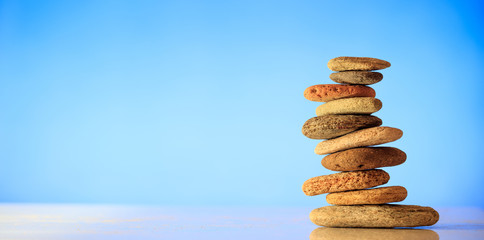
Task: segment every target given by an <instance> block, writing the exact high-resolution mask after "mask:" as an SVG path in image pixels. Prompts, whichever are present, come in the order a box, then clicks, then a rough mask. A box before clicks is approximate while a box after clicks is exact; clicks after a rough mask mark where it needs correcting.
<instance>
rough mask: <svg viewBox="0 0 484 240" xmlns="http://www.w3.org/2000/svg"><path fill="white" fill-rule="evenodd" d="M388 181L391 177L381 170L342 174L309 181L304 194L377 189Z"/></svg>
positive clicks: (304, 187) (303, 187)
mask: <svg viewBox="0 0 484 240" xmlns="http://www.w3.org/2000/svg"><path fill="white" fill-rule="evenodd" d="M388 180H390V175H388V173H387V172H385V171H383V170H380V169H373V170H366V171H354V172H341V173H335V174H330V175H324V176H319V177H313V178H311V179H308V180H307V181H305V182H304V184H303V186H302V190H303V192H304V194H306V195H308V196H314V195H319V194H323V193H330V192H342V191H349V190H356V189H365V188H371V187H376V186H379V185H382V184H385V183H387V182H388Z"/></svg>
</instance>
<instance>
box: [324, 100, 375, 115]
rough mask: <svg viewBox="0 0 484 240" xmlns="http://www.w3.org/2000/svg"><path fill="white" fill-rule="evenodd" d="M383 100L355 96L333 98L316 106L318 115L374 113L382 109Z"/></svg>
mask: <svg viewBox="0 0 484 240" xmlns="http://www.w3.org/2000/svg"><path fill="white" fill-rule="evenodd" d="M381 107H382V102H381V101H380V100H379V99H377V98H372V97H354V98H343V99H338V100H333V101H330V102H327V103H325V104H323V105H320V106H319V107H317V108H316V115H317V116H323V115H329V114H372V113H374V112H377V111H379V110H380V109H381Z"/></svg>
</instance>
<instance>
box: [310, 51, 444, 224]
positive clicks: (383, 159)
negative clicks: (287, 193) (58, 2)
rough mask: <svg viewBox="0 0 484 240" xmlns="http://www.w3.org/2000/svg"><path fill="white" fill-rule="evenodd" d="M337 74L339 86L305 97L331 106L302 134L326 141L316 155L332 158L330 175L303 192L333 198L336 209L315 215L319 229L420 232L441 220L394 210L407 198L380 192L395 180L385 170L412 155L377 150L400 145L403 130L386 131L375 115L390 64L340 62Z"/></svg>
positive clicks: (400, 192)
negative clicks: (378, 93) (380, 84)
mask: <svg viewBox="0 0 484 240" xmlns="http://www.w3.org/2000/svg"><path fill="white" fill-rule="evenodd" d="M328 67H329V69H331V70H332V71H335V73H332V74H331V75H330V76H329V77H330V78H331V80H333V81H335V82H337V83H339V84H322V85H315V86H311V87H308V88H307V89H306V90H305V91H304V97H305V98H306V99H308V100H311V101H316V102H325V103H324V104H322V105H321V106H319V107H318V108H317V109H316V117H313V118H311V119H309V120H307V121H306V123H304V125H303V128H302V132H303V134H304V135H305V136H306V137H308V138H311V139H324V140H325V141H322V142H320V143H319V144H318V145H317V146H316V149H315V153H316V154H319V155H324V154H329V155H326V156H325V157H324V158H323V160H322V161H321V164H322V165H323V166H324V167H325V168H327V169H329V170H332V171H338V172H339V173H334V174H330V175H324V176H318V177H313V178H311V179H309V180H307V181H306V182H304V184H303V186H302V189H303V192H304V193H305V194H306V195H308V196H315V195H320V194H325V193H328V195H327V196H326V201H327V202H328V203H329V204H332V205H333V206H327V207H321V208H318V209H315V210H313V211H312V212H311V214H310V219H311V221H312V222H313V223H315V224H317V225H320V226H326V227H372V228H389V227H390V228H391V227H417V226H430V225H433V224H435V223H436V222H437V221H438V220H439V214H438V213H437V211H435V210H434V209H432V208H430V207H422V206H414V205H397V204H389V203H394V202H401V201H403V200H404V199H405V198H406V197H407V190H406V189H405V188H404V187H402V186H387V187H378V186H380V185H383V184H386V183H387V182H388V181H389V180H390V175H389V174H388V173H387V172H385V171H384V170H381V169H376V168H382V167H391V166H396V165H399V164H402V163H404V162H405V160H406V158H407V155H406V154H405V153H404V152H403V151H402V150H400V149H397V148H394V147H375V146H374V145H379V144H384V143H389V142H393V141H396V140H398V139H400V138H401V137H402V135H403V132H402V131H401V130H400V129H398V128H393V127H382V126H381V125H382V120H381V119H380V118H378V117H376V116H373V115H371V114H373V113H375V112H377V111H379V110H380V109H381V108H382V102H381V101H380V100H379V99H377V98H375V96H376V93H375V90H373V88H371V87H368V86H366V85H370V84H375V83H378V82H380V81H381V80H382V79H383V75H382V74H381V73H379V72H375V71H374V70H381V69H385V68H387V67H390V63H389V62H387V61H384V60H380V59H376V58H367V57H338V58H334V59H331V60H330V61H329V62H328Z"/></svg>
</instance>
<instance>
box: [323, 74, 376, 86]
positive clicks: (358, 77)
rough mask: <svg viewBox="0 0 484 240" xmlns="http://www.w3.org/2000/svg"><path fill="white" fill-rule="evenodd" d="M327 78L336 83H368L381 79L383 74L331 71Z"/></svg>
mask: <svg viewBox="0 0 484 240" xmlns="http://www.w3.org/2000/svg"><path fill="white" fill-rule="evenodd" d="M329 78H330V79H331V80H333V81H335V82H337V83H346V84H361V85H370V84H375V83H377V82H379V81H381V80H382V79H383V74H381V73H379V72H370V71H346V72H335V73H331V74H330V75H329Z"/></svg>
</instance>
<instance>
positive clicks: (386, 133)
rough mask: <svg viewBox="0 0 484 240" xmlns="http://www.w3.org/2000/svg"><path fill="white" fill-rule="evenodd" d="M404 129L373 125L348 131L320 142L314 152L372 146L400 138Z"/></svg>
mask: <svg viewBox="0 0 484 240" xmlns="http://www.w3.org/2000/svg"><path fill="white" fill-rule="evenodd" d="M402 135H403V132H402V130H400V129H398V128H392V127H373V128H367V129H362V130H358V131H355V132H352V133H348V134H346V135H344V136H341V137H338V138H333V139H329V140H326V141H322V142H320V143H318V145H317V146H316V149H315V150H314V152H315V153H316V154H319V155H324V154H330V153H334V152H338V151H343V150H347V149H351V148H357V147H365V146H372V145H378V144H384V143H388V142H393V141H396V140H398V139H400V138H401V137H402Z"/></svg>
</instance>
